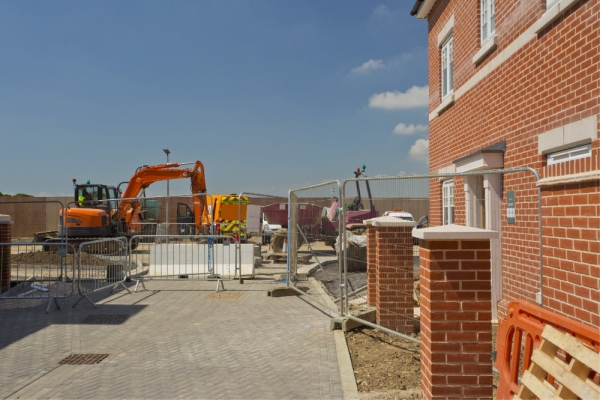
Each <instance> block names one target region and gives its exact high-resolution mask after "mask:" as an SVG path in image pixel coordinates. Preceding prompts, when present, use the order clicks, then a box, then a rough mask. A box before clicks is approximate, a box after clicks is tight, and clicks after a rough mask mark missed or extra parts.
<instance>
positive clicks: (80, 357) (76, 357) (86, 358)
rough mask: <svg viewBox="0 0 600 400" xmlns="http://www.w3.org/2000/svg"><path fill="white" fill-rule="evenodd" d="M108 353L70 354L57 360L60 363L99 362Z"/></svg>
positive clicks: (87, 363) (81, 363)
mask: <svg viewBox="0 0 600 400" xmlns="http://www.w3.org/2000/svg"><path fill="white" fill-rule="evenodd" d="M109 355H110V354H71V355H70V356H69V357H67V358H64V359H63V360H61V361H60V362H59V364H61V365H89V364H99V363H100V362H102V360H104V359H105V358H106V357H108V356H109Z"/></svg>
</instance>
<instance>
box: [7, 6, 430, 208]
mask: <svg viewBox="0 0 600 400" xmlns="http://www.w3.org/2000/svg"><path fill="white" fill-rule="evenodd" d="M412 5H413V2H412V1H410V2H409V1H368V0H360V1H359V0H327V1H323V0H316V1H312V0H302V1H288V0H251V1H250V0H246V1H229V0H218V1H209V0H202V1H155V0H143V1H121V0H119V1H95V2H91V1H51V2H50V1H3V2H0V54H1V59H2V61H1V62H0V132H1V137H2V142H1V143H2V150H3V151H2V156H0V192H3V193H12V194H15V193H19V192H21V193H29V194H33V195H39V196H43V195H71V194H72V184H71V179H72V178H77V179H78V181H80V182H82V181H85V180H90V181H92V182H96V183H107V184H114V185H116V184H118V183H119V182H122V181H126V180H128V179H129V177H130V176H131V175H132V174H133V173H134V171H135V170H136V168H137V167H139V166H141V165H149V164H150V165H151V164H160V163H164V162H165V161H166V157H165V154H164V153H163V151H162V149H163V148H168V149H169V150H170V151H171V155H170V161H172V162H173V161H176V162H189V161H195V160H198V159H199V160H201V161H202V162H203V164H204V166H205V170H206V177H207V187H208V191H209V192H211V193H230V192H235V193H237V192H241V191H250V192H258V193H264V194H274V195H282V194H283V195H286V194H287V191H288V189H296V188H299V187H302V186H306V185H311V184H316V183H320V182H323V181H326V180H330V179H339V180H343V179H347V178H351V177H352V172H353V171H354V170H355V169H356V167H357V166H359V165H362V164H366V165H367V174H368V175H369V176H374V175H397V174H404V173H425V172H426V171H427V169H428V167H427V151H428V141H427V138H428V131H427V122H428V117H427V24H426V22H424V21H417V20H416V19H415V18H414V17H411V16H410V15H409V12H410V9H411V8H412ZM155 186H156V187H152V190H151V191H149V194H152V195H162V194H165V192H166V185H165V184H164V183H157V184H156V185H155ZM188 191H189V184H188V182H182V181H178V182H172V183H171V194H175V193H188Z"/></svg>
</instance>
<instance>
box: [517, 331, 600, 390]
mask: <svg viewBox="0 0 600 400" xmlns="http://www.w3.org/2000/svg"><path fill="white" fill-rule="evenodd" d="M561 350H562V352H564V353H566V354H568V355H570V356H571V361H570V362H569V363H568V364H567V363H565V362H564V361H563V360H562V359H561V358H559V357H557V354H560V353H559V352H561ZM590 371H595V372H596V373H600V354H598V353H597V352H596V351H594V350H593V349H590V348H589V347H587V346H585V345H584V344H583V343H582V342H580V341H579V340H577V339H576V338H574V337H573V336H570V335H568V334H565V333H562V332H560V331H558V330H557V329H555V328H553V327H552V326H550V325H547V326H546V327H545V328H544V331H543V332H542V343H541V344H540V347H539V348H537V349H535V350H534V351H533V354H532V356H531V366H530V367H529V370H528V371H525V373H524V374H523V378H522V380H521V386H520V388H519V393H518V395H515V396H514V397H513V399H536V398H539V399H577V398H580V399H584V400H587V399H600V387H599V386H598V385H597V384H596V383H595V382H593V381H591V380H590V379H589V378H588V376H589V375H590Z"/></svg>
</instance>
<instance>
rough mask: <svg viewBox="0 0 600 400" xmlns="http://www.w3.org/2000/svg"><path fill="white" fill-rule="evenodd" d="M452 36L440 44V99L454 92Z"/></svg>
mask: <svg viewBox="0 0 600 400" xmlns="http://www.w3.org/2000/svg"><path fill="white" fill-rule="evenodd" d="M452 42H453V40H452V36H450V37H449V38H448V39H446V41H445V42H444V43H443V44H442V99H443V98H444V97H446V96H448V95H449V94H450V93H452V91H453V90H454V80H453V74H454V55H453V50H452Z"/></svg>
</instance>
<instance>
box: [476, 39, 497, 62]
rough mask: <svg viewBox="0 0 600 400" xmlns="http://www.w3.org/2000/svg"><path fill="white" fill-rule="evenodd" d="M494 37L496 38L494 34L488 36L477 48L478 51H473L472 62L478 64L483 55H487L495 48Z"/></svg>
mask: <svg viewBox="0 0 600 400" xmlns="http://www.w3.org/2000/svg"><path fill="white" fill-rule="evenodd" d="M496 38H497V36H496V35H494V36H492V37H490V38H488V39H487V40H486V41H485V42H484V43H483V44H482V45H481V48H480V49H479V51H478V52H477V53H475V56H474V57H473V64H479V63H480V62H481V60H482V59H483V57H485V56H486V55H488V54H489V53H490V52H491V51H492V50H494V49H495V48H496Z"/></svg>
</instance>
